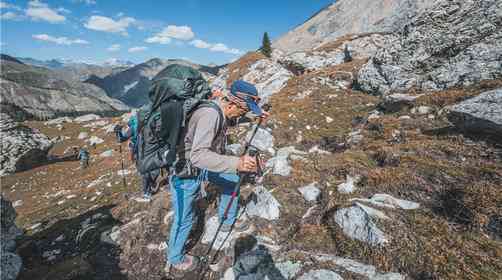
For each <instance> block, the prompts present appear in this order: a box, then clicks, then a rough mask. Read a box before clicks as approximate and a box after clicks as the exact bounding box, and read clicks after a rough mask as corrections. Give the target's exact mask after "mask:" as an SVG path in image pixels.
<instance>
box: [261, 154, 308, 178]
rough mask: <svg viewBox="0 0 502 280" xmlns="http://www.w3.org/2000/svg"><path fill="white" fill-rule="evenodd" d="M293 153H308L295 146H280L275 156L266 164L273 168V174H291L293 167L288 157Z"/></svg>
mask: <svg viewBox="0 0 502 280" xmlns="http://www.w3.org/2000/svg"><path fill="white" fill-rule="evenodd" d="M291 154H297V155H306V154H307V153H305V152H302V151H298V150H297V149H295V147H293V146H289V147H284V148H280V149H279V150H278V151H277V153H276V155H275V157H273V158H271V159H269V160H268V161H267V163H266V165H265V166H266V167H267V168H272V174H274V175H280V176H284V177H286V176H289V175H290V173H291V169H292V167H291V166H290V165H289V162H288V158H289V156H290V155H291Z"/></svg>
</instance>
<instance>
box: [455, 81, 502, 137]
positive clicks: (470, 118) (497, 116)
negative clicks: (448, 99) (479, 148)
mask: <svg viewBox="0 0 502 280" xmlns="http://www.w3.org/2000/svg"><path fill="white" fill-rule="evenodd" d="M449 109H450V110H449V111H450V112H449V115H448V119H449V120H450V121H451V122H452V123H453V124H455V126H456V127H458V128H459V129H461V130H463V131H465V132H467V133H471V134H476V135H487V136H492V137H494V138H495V139H499V140H500V139H502V88H499V89H496V90H493V91H488V92H484V93H482V94H481V95H479V96H477V97H474V98H471V99H467V100H465V101H463V102H461V103H459V104H456V105H454V106H452V107H451V108H449Z"/></svg>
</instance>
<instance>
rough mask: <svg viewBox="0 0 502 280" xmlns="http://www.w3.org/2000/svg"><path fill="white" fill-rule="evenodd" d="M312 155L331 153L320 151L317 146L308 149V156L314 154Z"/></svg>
mask: <svg viewBox="0 0 502 280" xmlns="http://www.w3.org/2000/svg"><path fill="white" fill-rule="evenodd" d="M314 153H316V154H321V155H330V154H331V152H329V151H325V150H321V149H320V148H319V146H317V145H315V146H314V147H312V148H310V150H309V154H314Z"/></svg>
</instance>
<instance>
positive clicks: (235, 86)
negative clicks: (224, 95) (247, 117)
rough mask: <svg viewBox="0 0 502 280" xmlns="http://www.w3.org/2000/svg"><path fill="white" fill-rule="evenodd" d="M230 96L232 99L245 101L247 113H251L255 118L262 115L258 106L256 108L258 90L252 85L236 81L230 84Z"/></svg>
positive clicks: (258, 98)
mask: <svg viewBox="0 0 502 280" xmlns="http://www.w3.org/2000/svg"><path fill="white" fill-rule="evenodd" d="M230 94H231V95H232V96H233V97H237V98H238V99H240V100H242V101H245V102H246V105H247V107H248V109H249V111H251V112H253V114H255V115H257V116H261V115H262V114H263V111H262V110H261V108H260V106H258V102H259V101H260V97H259V96H258V90H257V89H256V87H255V86H254V85H253V84H251V83H248V82H245V81H243V80H237V81H235V82H233V83H232V86H231V87H230Z"/></svg>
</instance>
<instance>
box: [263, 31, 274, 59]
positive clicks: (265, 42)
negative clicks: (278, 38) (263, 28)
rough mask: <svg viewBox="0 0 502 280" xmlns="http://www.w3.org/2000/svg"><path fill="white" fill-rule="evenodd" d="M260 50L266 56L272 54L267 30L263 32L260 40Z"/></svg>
mask: <svg viewBox="0 0 502 280" xmlns="http://www.w3.org/2000/svg"><path fill="white" fill-rule="evenodd" d="M260 51H261V52H262V53H263V54H264V55H265V56H266V57H270V56H271V55H272V43H270V38H269V37H268V33H267V32H265V33H264V34H263V40H262V44H261V48H260Z"/></svg>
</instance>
